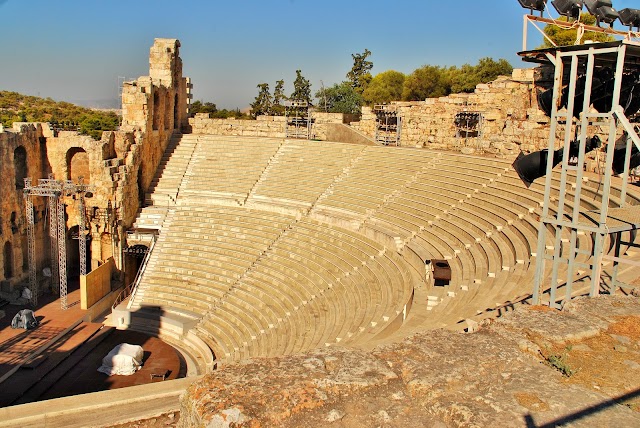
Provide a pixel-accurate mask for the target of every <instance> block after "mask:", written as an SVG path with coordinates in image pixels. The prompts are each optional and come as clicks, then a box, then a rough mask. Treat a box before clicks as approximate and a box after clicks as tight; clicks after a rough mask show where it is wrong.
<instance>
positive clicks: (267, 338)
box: [131, 206, 413, 361]
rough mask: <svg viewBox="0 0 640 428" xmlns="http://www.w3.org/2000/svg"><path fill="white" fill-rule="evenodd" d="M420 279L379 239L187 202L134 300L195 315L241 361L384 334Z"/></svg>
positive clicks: (224, 356)
mask: <svg viewBox="0 0 640 428" xmlns="http://www.w3.org/2000/svg"><path fill="white" fill-rule="evenodd" d="M411 275H412V273H411V271H410V268H409V267H408V266H407V264H406V263H405V262H403V261H402V260H401V258H400V257H399V256H398V255H397V254H395V253H393V252H387V251H386V250H385V248H384V247H383V246H382V245H380V244H379V243H376V242H375V241H373V240H371V239H368V238H366V237H364V236H362V235H359V234H357V233H355V232H352V231H348V230H343V229H340V228H338V227H335V226H329V225H327V224H324V223H320V222H317V221H314V220H312V219H310V218H301V219H296V218H295V217H291V216H286V215H283V214H277V213H271V212H265V211H257V210H251V209H247V208H233V207H211V206H201V207H183V206H178V207H176V208H175V209H174V210H172V211H171V212H170V214H169V216H168V218H167V221H166V222H165V229H164V231H163V233H162V234H161V235H160V238H159V239H158V242H157V243H156V246H155V249H154V251H153V254H152V256H151V258H150V260H149V263H148V266H147V269H146V271H145V272H144V277H143V281H142V282H141V284H140V286H139V288H138V290H137V292H136V295H135V297H134V300H133V302H132V305H131V306H132V309H133V310H136V309H138V308H141V307H145V306H154V307H162V308H163V309H166V310H167V311H172V310H173V311H174V312H175V313H177V314H182V315H184V314H185V313H191V314H193V315H194V317H195V318H197V319H198V324H197V327H196V332H197V334H198V335H199V336H200V337H201V338H202V339H203V340H204V341H205V342H206V343H208V344H209V345H210V346H211V347H212V349H213V351H214V352H215V354H216V356H217V358H218V360H219V361H222V360H227V361H232V360H239V359H243V358H247V357H253V356H265V355H281V354H283V353H292V352H300V351H304V350H308V349H311V348H314V347H318V346H324V345H327V344H332V343H338V342H343V343H349V342H356V341H358V340H366V338H367V337H375V336H376V335H378V334H379V333H380V332H381V331H383V330H384V329H385V328H386V327H387V326H388V325H389V324H390V323H391V322H393V321H395V320H396V319H397V318H398V317H399V316H400V317H401V316H402V313H403V311H404V307H405V305H407V304H408V303H409V302H410V300H411V296H412V292H413V278H412V276H411Z"/></svg>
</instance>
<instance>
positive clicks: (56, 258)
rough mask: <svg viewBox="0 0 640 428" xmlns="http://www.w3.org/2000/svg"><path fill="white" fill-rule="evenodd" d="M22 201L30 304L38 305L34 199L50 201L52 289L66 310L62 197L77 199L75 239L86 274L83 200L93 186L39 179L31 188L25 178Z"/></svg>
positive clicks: (63, 205) (65, 257)
mask: <svg viewBox="0 0 640 428" xmlns="http://www.w3.org/2000/svg"><path fill="white" fill-rule="evenodd" d="M24 184H25V187H24V198H25V206H26V215H27V249H28V259H29V289H30V291H31V303H32V304H33V305H34V306H35V305H37V304H38V283H37V266H36V251H35V221H34V215H33V197H34V196H44V197H47V198H49V237H50V243H51V265H52V281H53V288H54V290H55V291H56V292H58V293H59V294H60V306H61V307H62V309H67V307H68V306H67V249H66V227H65V225H66V222H65V218H64V217H65V203H64V200H63V198H64V197H70V196H75V197H76V198H77V200H78V230H79V233H78V235H79V236H78V238H79V249H80V274H81V275H86V273H87V266H86V249H87V247H86V233H85V217H86V216H85V203H84V199H85V197H91V196H92V195H91V192H92V191H93V186H90V185H88V184H84V183H83V182H82V178H80V180H79V182H78V184H74V183H73V182H71V181H69V180H65V181H63V180H54V179H52V178H48V179H40V180H38V185H37V186H34V185H32V182H31V179H30V178H25V179H24Z"/></svg>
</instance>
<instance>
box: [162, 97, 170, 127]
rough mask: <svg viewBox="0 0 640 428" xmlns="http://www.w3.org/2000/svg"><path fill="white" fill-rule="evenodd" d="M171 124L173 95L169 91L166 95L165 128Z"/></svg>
mask: <svg viewBox="0 0 640 428" xmlns="http://www.w3.org/2000/svg"><path fill="white" fill-rule="evenodd" d="M170 125H171V95H170V94H169V92H167V93H166V94H165V96H164V129H169V127H170Z"/></svg>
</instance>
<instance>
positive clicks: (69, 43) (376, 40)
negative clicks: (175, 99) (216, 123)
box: [0, 0, 638, 109]
mask: <svg viewBox="0 0 640 428" xmlns="http://www.w3.org/2000/svg"><path fill="white" fill-rule="evenodd" d="M634 2H635V3H637V0H614V2H613V4H614V7H616V8H618V9H622V8H625V7H634V5H633V4H632V3H634ZM492 3H493V2H491V3H490V6H492V7H485V2H478V1H474V0H459V1H458V2H456V3H455V6H452V5H451V3H449V2H437V3H436V2H431V1H429V2H427V1H424V0H396V1H395V2H393V3H391V2H388V1H383V0H369V1H351V2H344V1H342V2H340V1H336V0H326V1H322V2H318V1H315V2H314V1H311V0H262V1H259V0H245V1H243V2H218V1H195V0H191V1H188V2H182V3H178V2H175V1H168V0H154V1H153V2H151V1H150V0H130V1H128V2H126V3H125V2H124V1H118V0H115V1H113V0H112V1H109V2H92V1H84V2H82V1H79V0H63V1H61V2H51V1H44V0H0V16H2V17H3V22H2V25H1V26H0V37H1V38H2V40H4V41H5V43H4V46H3V53H2V59H1V60H0V64H1V65H2V67H0V90H9V91H15V92H20V93H23V94H26V95H36V96H41V97H50V98H53V99H55V100H59V101H69V102H82V101H92V100H110V99H118V81H119V77H126V78H127V80H133V79H136V78H138V77H140V76H145V75H148V74H149V48H150V47H151V45H152V44H153V40H154V38H176V39H179V40H180V43H181V48H180V56H181V57H182V60H183V74H184V76H188V77H190V78H191V80H192V82H193V85H194V89H193V94H194V97H193V100H194V101H195V100H201V101H203V102H213V103H215V104H216V105H217V106H218V108H227V109H234V108H240V109H243V108H245V107H248V106H249V104H250V103H251V102H253V100H254V98H255V96H256V95H257V94H258V89H257V85H258V84H259V83H262V82H265V83H268V84H269V87H270V89H271V90H273V87H274V86H275V82H276V81H277V80H280V79H284V80H285V92H286V93H287V94H289V93H291V91H292V82H293V80H294V79H295V71H296V70H297V69H300V70H302V75H303V76H304V77H306V78H307V79H309V80H310V82H311V84H312V87H311V90H312V93H313V94H315V92H316V91H317V90H319V89H320V88H321V87H322V85H324V86H325V87H329V86H332V85H333V84H335V83H339V82H341V81H343V80H345V75H346V73H347V72H348V71H349V70H350V69H351V66H352V58H351V54H353V53H361V52H364V50H365V49H369V50H370V51H371V52H372V55H371V57H370V58H369V59H370V60H371V61H372V62H373V64H374V66H373V70H372V74H374V75H375V74H378V73H381V72H384V71H387V70H397V71H400V72H403V73H405V74H409V73H411V72H412V71H413V70H415V69H416V68H418V67H420V66H422V65H425V64H430V65H439V66H460V65H462V64H465V63H469V64H475V63H477V62H478V60H479V59H480V58H483V57H492V58H494V59H496V60H497V59H500V58H504V59H506V60H507V61H509V62H510V63H511V65H512V66H513V67H514V68H526V67H529V66H530V65H527V64H526V63H523V62H522V61H521V60H520V58H519V57H518V56H517V52H518V51H520V50H521V49H522V16H523V14H524V13H525V10H524V9H522V8H521V6H520V5H519V3H518V1H517V0H499V2H496V3H499V4H498V5H495V4H492ZM635 6H636V7H638V6H637V5H635ZM551 13H552V15H553V16H554V17H556V16H557V14H556V13H555V10H552V11H551ZM616 28H617V29H623V28H622V26H621V24H620V23H619V22H618V23H616ZM534 33H535V32H534V31H531V30H530V31H529V36H530V38H531V41H530V43H529V48H533V47H535V46H536V45H538V44H540V42H541V37H540V36H539V35H537V34H534Z"/></svg>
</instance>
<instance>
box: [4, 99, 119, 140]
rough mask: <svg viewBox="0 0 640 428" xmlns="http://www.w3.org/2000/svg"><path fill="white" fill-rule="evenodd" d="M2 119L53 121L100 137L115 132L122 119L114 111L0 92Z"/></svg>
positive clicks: (10, 122)
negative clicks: (103, 132)
mask: <svg viewBox="0 0 640 428" xmlns="http://www.w3.org/2000/svg"><path fill="white" fill-rule="evenodd" d="M0 122H1V123H2V124H3V125H4V126H5V127H11V126H12V125H13V122H50V123H52V124H53V125H54V126H56V127H58V128H60V129H66V130H78V131H79V132H80V133H81V134H86V135H90V136H91V137H93V138H95V139H97V140H99V139H100V137H101V136H102V131H114V130H116V128H117V127H118V125H119V123H120V118H119V117H118V115H117V114H115V113H113V112H106V111H97V110H91V109H88V108H85V107H80V106H77V105H75V104H71V103H67V102H64V101H61V102H58V101H54V100H52V99H51V98H40V97H34V96H29V95H22V94H19V93H17V92H9V91H0Z"/></svg>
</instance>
